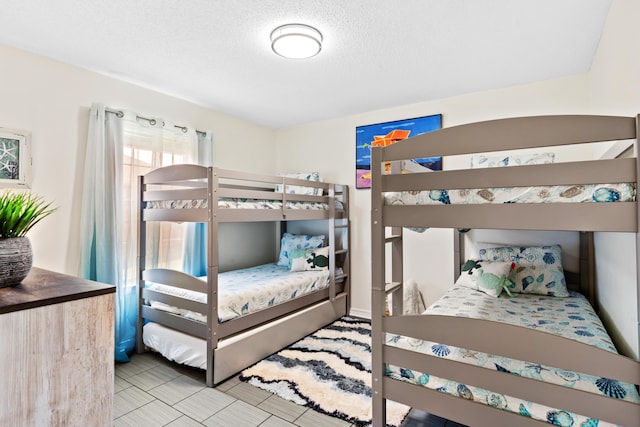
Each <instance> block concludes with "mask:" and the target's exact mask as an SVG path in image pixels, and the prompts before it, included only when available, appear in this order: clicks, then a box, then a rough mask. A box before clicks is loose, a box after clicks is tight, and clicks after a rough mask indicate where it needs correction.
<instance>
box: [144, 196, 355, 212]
mask: <svg viewBox="0 0 640 427" xmlns="http://www.w3.org/2000/svg"><path fill="white" fill-rule="evenodd" d="M207 205H208V203H207V200H206V199H197V200H167V201H162V202H147V208H148V209H195V208H201V209H206V208H207ZM218 208H221V209H282V201H279V200H256V199H240V198H221V199H219V200H218ZM287 209H302V210H327V209H329V204H328V203H320V202H300V201H290V202H287ZM336 209H337V210H343V209H344V208H343V206H342V203H341V202H340V201H339V200H336Z"/></svg>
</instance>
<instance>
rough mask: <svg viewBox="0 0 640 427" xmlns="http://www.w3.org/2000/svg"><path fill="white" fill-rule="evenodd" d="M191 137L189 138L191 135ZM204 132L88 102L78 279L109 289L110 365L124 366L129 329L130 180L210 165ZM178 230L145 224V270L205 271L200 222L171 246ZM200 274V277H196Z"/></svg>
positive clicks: (132, 312) (133, 231) (133, 253)
mask: <svg viewBox="0 0 640 427" xmlns="http://www.w3.org/2000/svg"><path fill="white" fill-rule="evenodd" d="M196 136H197V137H196ZM212 151H213V150H212V138H211V133H210V132H207V133H204V134H203V133H198V132H196V131H195V129H193V128H187V127H184V126H174V125H173V124H171V123H169V122H167V121H165V120H163V119H162V118H159V117H155V118H143V117H141V116H139V115H138V114H136V113H133V112H128V111H119V112H109V111H108V110H107V109H106V108H105V106H104V105H102V104H94V105H92V107H91V112H90V115H89V131H88V138H87V151H86V156H85V166H84V188H83V199H82V212H81V215H82V216H81V223H80V229H81V236H82V237H81V241H80V267H79V275H80V276H81V277H84V278H87V279H90V280H95V281H98V282H103V283H109V284H112V285H115V286H116V295H115V360H116V361H121V362H127V361H129V354H131V353H132V352H133V350H134V349H135V345H136V330H137V327H136V326H137V318H138V316H137V309H138V296H137V270H138V268H137V256H138V252H137V243H138V242H137V237H136V236H137V225H138V222H137V211H138V196H137V177H138V176H139V175H142V174H145V173H147V172H149V171H151V170H153V169H155V168H157V167H162V166H168V165H170V164H175V163H195V162H200V163H201V164H204V165H207V166H208V165H210V164H212V162H213V161H212V159H213V154H212ZM174 227H177V228H180V229H181V227H182V225H179V224H171V223H158V222H151V223H148V226H147V241H146V242H145V244H146V246H147V265H146V266H145V267H146V268H156V267H164V268H181V267H183V266H184V267H185V271H187V272H194V273H193V274H194V275H196V274H197V275H204V274H206V271H207V262H206V260H207V255H206V228H205V224H190V225H189V226H188V228H187V229H186V230H185V235H184V237H185V238H184V239H183V243H182V244H180V245H178V246H175V247H174V246H172V244H171V242H172V241H173V238H171V236H173V233H174V231H175V230H176V228H174ZM200 271H202V272H203V273H202V274H198V273H199V272H200Z"/></svg>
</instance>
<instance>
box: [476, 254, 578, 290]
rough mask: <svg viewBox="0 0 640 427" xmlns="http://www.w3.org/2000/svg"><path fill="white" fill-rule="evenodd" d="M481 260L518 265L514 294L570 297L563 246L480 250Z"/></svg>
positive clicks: (513, 275)
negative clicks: (563, 266) (565, 275)
mask: <svg viewBox="0 0 640 427" xmlns="http://www.w3.org/2000/svg"><path fill="white" fill-rule="evenodd" d="M480 258H481V259H484V260H490V261H503V262H505V261H509V262H512V263H513V264H515V266H514V267H515V268H514V269H513V270H512V272H511V276H510V279H511V280H512V281H513V282H514V283H515V288H514V289H513V291H514V292H518V293H524V294H537V295H547V296H553V297H568V296H569V291H568V290H567V283H566V281H565V278H564V270H563V269H562V249H561V248H560V246H559V245H551V246H503V247H499V248H488V249H480Z"/></svg>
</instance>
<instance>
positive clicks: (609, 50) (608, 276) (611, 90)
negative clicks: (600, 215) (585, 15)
mask: <svg viewBox="0 0 640 427" xmlns="http://www.w3.org/2000/svg"><path fill="white" fill-rule="evenodd" d="M638 16H640V2H639V1H637V0H616V1H614V2H613V3H612V5H611V9H610V11H609V19H608V20H607V24H606V26H605V30H604V34H603V36H602V39H601V40H600V46H599V48H598V52H597V55H596V57H595V59H594V61H593V65H592V67H591V72H590V73H589V90H590V101H591V105H592V108H593V111H604V112H606V113H607V114H617V115H630V116H634V115H636V114H638V113H640V56H639V55H637V50H638V49H637V48H636V47H635V42H636V41H637V40H639V39H640V26H638V22H637V21H638ZM636 239H637V237H636V236H634V235H632V234H620V233H596V236H595V241H596V256H597V258H598V264H597V266H596V268H597V270H596V278H597V281H598V289H599V291H600V292H599V299H600V317H601V318H602V320H603V322H604V323H605V326H606V327H607V330H608V331H609V333H610V334H611V336H612V337H613V338H614V341H615V343H616V346H617V347H618V351H620V352H621V353H623V354H626V355H629V356H633V357H635V358H636V359H639V358H640V338H639V335H640V327H639V324H640V319H639V315H638V310H639V308H640V295H639V292H640V291H639V289H638V283H637V281H636V280H637V279H636V269H637V255H636V252H637V251H636ZM603 284H604V285H603Z"/></svg>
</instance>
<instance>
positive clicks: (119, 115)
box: [116, 111, 124, 119]
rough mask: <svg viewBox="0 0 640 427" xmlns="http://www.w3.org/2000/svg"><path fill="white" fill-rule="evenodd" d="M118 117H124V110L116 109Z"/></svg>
mask: <svg viewBox="0 0 640 427" xmlns="http://www.w3.org/2000/svg"><path fill="white" fill-rule="evenodd" d="M116 117H117V118H119V119H121V118H123V117H124V113H123V112H122V111H116Z"/></svg>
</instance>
